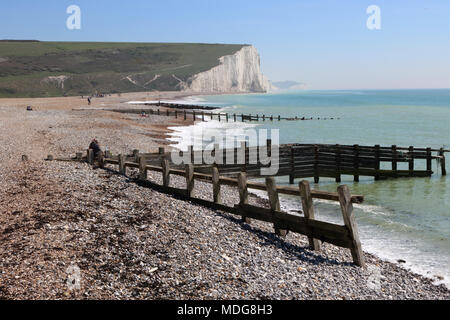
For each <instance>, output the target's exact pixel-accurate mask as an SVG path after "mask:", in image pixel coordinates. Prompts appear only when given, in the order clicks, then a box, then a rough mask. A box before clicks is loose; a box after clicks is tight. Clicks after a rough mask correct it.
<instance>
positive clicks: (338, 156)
mask: <svg viewBox="0 0 450 320" xmlns="http://www.w3.org/2000/svg"><path fill="white" fill-rule="evenodd" d="M336 182H337V183H339V182H341V146H340V145H338V144H337V145H336Z"/></svg>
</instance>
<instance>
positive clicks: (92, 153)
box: [87, 149, 94, 164]
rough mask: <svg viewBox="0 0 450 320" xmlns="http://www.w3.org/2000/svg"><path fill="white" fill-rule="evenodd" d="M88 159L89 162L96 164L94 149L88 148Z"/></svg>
mask: <svg viewBox="0 0 450 320" xmlns="http://www.w3.org/2000/svg"><path fill="white" fill-rule="evenodd" d="M87 161H88V163H89V164H94V150H92V149H88V151H87Z"/></svg>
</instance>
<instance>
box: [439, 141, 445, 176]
mask: <svg viewBox="0 0 450 320" xmlns="http://www.w3.org/2000/svg"><path fill="white" fill-rule="evenodd" d="M439 156H440V157H441V159H440V162H441V174H442V175H443V176H445V175H447V169H446V168H445V154H444V148H441V149H439Z"/></svg>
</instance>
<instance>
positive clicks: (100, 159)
mask: <svg viewBox="0 0 450 320" xmlns="http://www.w3.org/2000/svg"><path fill="white" fill-rule="evenodd" d="M98 166H99V168H101V169H103V168H104V167H105V155H104V154H103V152H102V151H100V152H99V153H98Z"/></svg>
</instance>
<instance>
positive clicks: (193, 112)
mask: <svg viewBox="0 0 450 320" xmlns="http://www.w3.org/2000/svg"><path fill="white" fill-rule="evenodd" d="M192 119H193V120H194V122H195V110H192Z"/></svg>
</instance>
